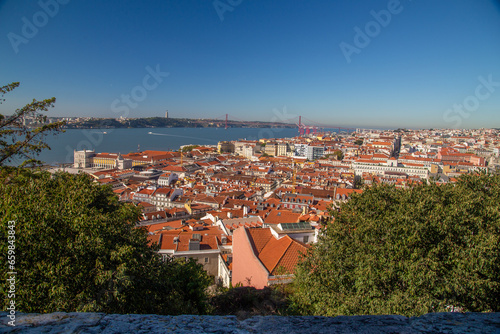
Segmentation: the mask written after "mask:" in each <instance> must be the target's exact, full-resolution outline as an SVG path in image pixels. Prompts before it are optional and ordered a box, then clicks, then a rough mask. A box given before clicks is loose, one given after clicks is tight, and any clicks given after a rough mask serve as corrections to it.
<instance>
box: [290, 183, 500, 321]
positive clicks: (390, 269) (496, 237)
mask: <svg viewBox="0 0 500 334" xmlns="http://www.w3.org/2000/svg"><path fill="white" fill-rule="evenodd" d="M499 203H500V176H499V175H494V176H492V175H485V174H482V175H467V176H464V177H462V178H461V179H460V180H459V181H458V182H457V184H456V185H453V184H445V185H437V184H428V185H427V184H424V185H416V186H413V187H411V188H410V189H407V190H404V189H397V188H395V187H393V186H387V185H376V186H374V187H372V188H369V189H367V190H365V191H364V192H363V193H362V194H357V195H353V197H352V199H351V200H350V201H349V202H347V203H345V204H343V205H342V206H341V210H340V212H333V215H334V217H335V218H334V221H332V222H331V223H329V224H328V225H327V226H326V227H325V228H324V229H323V236H322V237H321V238H320V241H319V242H318V243H317V244H316V245H315V246H313V247H312V249H310V251H309V253H308V254H307V255H306V256H305V257H304V259H303V261H302V262H301V264H300V265H299V266H298V269H297V273H296V280H295V288H296V293H295V295H294V296H293V298H294V300H295V303H296V304H297V305H298V306H299V307H300V309H301V310H302V312H305V313H310V314H316V315H329V316H331V315H341V314H342V315H354V314H402V315H407V316H410V315H420V314H424V313H427V312H439V311H446V310H449V309H450V308H452V307H453V308H459V309H462V310H463V311H473V312H482V311H494V312H498V311H500V212H499V210H500V204H499Z"/></svg>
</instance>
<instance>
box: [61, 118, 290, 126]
mask: <svg viewBox="0 0 500 334" xmlns="http://www.w3.org/2000/svg"><path fill="white" fill-rule="evenodd" d="M227 125H228V127H231V128H271V127H272V128H294V127H296V125H295V124H289V123H279V122H258V121H232V120H228V122H227ZM169 127H172V128H223V127H225V121H224V120H217V119H190V118H164V117H148V118H130V119H124V120H120V119H115V118H91V119H86V120H83V121H70V122H68V123H67V124H66V126H65V128H68V129H89V128H90V129H91V128H169Z"/></svg>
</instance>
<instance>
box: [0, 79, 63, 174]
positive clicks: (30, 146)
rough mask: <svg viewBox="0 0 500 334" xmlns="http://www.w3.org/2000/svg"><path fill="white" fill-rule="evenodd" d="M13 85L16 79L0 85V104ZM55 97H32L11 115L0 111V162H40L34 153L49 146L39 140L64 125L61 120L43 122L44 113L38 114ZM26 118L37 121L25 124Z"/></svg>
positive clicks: (24, 163)
mask: <svg viewBox="0 0 500 334" xmlns="http://www.w3.org/2000/svg"><path fill="white" fill-rule="evenodd" d="M17 87H19V82H13V83H11V84H8V85H6V86H3V87H0V95H1V98H0V104H1V103H2V102H3V101H5V99H4V98H3V97H4V95H5V94H6V93H8V92H10V91H12V90H14V89H15V88H17ZM55 101H56V98H55V97H53V98H50V99H46V100H42V101H37V100H33V102H31V103H29V104H27V105H26V106H24V107H22V108H20V109H17V110H16V111H15V112H14V113H13V114H12V115H8V116H5V115H2V114H0V166H2V165H5V164H8V163H13V162H14V163H20V164H21V165H39V164H41V161H39V160H37V159H36V156H37V155H38V154H39V153H40V152H41V151H42V150H43V149H50V148H49V146H48V145H47V144H46V143H45V142H44V141H43V137H44V136H46V135H47V134H49V133H51V132H52V133H57V132H58V131H61V127H62V126H63V125H64V122H56V123H50V124H47V123H46V121H47V116H44V115H43V114H41V112H45V111H47V110H48V109H49V108H52V107H53V106H54V103H55ZM26 118H29V119H31V120H32V122H34V123H35V124H39V125H38V126H36V127H33V128H30V127H28V126H27V125H26V124H25V122H23V120H24V119H26ZM21 160H22V161H21Z"/></svg>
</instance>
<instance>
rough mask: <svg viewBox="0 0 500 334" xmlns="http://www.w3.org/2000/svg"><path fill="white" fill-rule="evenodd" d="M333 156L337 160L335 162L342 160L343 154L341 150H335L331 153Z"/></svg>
mask: <svg viewBox="0 0 500 334" xmlns="http://www.w3.org/2000/svg"><path fill="white" fill-rule="evenodd" d="M333 155H334V156H335V157H336V158H337V160H342V159H344V153H343V152H342V151H341V150H335V152H333Z"/></svg>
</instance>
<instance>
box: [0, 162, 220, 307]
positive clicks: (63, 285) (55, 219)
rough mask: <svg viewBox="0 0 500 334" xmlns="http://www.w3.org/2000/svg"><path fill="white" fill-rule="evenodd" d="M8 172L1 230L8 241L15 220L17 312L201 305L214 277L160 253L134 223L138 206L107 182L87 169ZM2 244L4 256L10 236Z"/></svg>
mask: <svg viewBox="0 0 500 334" xmlns="http://www.w3.org/2000/svg"><path fill="white" fill-rule="evenodd" d="M8 177H9V182H6V175H5V171H4V175H2V177H1V178H0V217H1V224H2V229H1V233H0V237H1V238H2V240H7V226H8V224H9V223H8V222H9V221H13V222H15V225H14V226H15V227H14V229H15V271H16V272H17V275H16V309H17V310H18V311H22V312H44V313H45V312H55V311H64V312H72V311H77V312H106V313H155V314H181V313H190V314H203V313H205V312H206V310H207V308H206V307H207V298H206V294H205V290H206V288H207V287H208V285H209V284H210V282H211V279H210V278H209V277H208V275H207V274H206V272H205V271H203V269H202V266H201V265H200V264H198V263H196V262H195V261H194V260H189V261H184V260H182V261H177V260H173V259H169V258H167V259H165V260H164V259H162V257H161V256H160V255H159V254H158V253H157V250H158V248H157V247H156V246H153V247H151V246H150V245H149V242H148V239H147V232H146V231H145V230H144V229H139V228H136V227H135V222H136V221H137V218H138V216H139V214H140V212H139V210H138V209H137V208H135V207H134V206H133V205H131V204H124V203H121V202H119V201H118V199H117V197H116V196H115V195H114V193H113V191H112V190H111V187H109V186H100V185H99V184H98V183H96V182H93V180H92V178H91V177H90V176H88V175H86V174H78V175H70V174H68V173H58V174H55V175H51V174H49V173H47V172H38V173H32V174H29V175H26V174H19V175H13V174H9V175H8ZM11 224H12V223H11ZM0 245H1V246H0V250H1V254H5V256H6V255H7V243H6V242H2V243H0ZM3 262H4V263H7V259H6V258H4V259H3ZM6 269H7V268H6V265H2V271H3V272H2V283H1V285H0V287H1V288H0V290H1V293H2V295H3V296H6V278H8V277H10V276H9V274H7V272H8V271H12V270H6ZM4 298H6V297H4ZM4 305H5V303H4Z"/></svg>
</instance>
